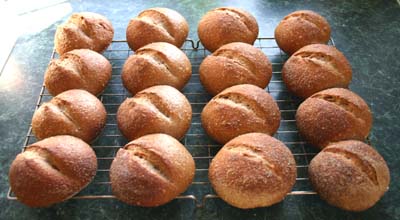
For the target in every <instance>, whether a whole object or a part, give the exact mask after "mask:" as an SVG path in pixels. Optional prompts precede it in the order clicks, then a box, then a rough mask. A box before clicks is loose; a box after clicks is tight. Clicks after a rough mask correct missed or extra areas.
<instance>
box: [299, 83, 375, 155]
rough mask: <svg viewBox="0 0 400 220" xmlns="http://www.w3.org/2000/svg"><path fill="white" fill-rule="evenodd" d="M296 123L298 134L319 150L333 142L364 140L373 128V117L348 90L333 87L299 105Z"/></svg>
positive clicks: (359, 98) (366, 106)
mask: <svg viewBox="0 0 400 220" xmlns="http://www.w3.org/2000/svg"><path fill="white" fill-rule="evenodd" d="M296 123H297V127H298V129H299V132H300V134H301V135H302V136H303V137H304V138H305V139H306V140H307V141H308V142H310V143H311V144H312V145H314V146H316V147H318V148H321V149H322V148H324V147H325V146H327V145H328V144H329V143H332V142H336V141H341V140H350V139H354V140H365V138H367V136H368V134H369V131H370V130H371V127H372V114H371V111H370V109H369V107H368V105H367V103H365V101H364V100H363V99H362V98H361V97H360V96H358V95H357V94H355V93H353V92H351V91H350V90H347V89H342V88H333V89H327V90H324V91H321V92H318V93H316V94H314V95H312V96H311V97H310V98H308V99H306V100H305V101H304V102H303V103H301V105H300V106H299V108H298V109H297V113H296Z"/></svg>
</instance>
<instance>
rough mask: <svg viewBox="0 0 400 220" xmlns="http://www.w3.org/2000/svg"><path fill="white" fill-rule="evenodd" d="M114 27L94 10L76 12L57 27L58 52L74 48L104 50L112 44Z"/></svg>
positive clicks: (55, 41) (56, 42)
mask: <svg viewBox="0 0 400 220" xmlns="http://www.w3.org/2000/svg"><path fill="white" fill-rule="evenodd" d="M113 37H114V28H113V26H112V24H111V22H110V21H109V20H108V19H107V18H106V17H104V16H102V15H99V14H96V13H93V12H80V13H74V14H72V15H71V17H69V19H68V20H67V22H65V23H64V24H61V25H59V26H58V27H57V31H56V35H55V37H54V45H55V48H56V51H57V53H59V54H63V53H66V52H68V51H71V50H74V49H84V48H86V49H91V50H94V51H97V52H102V51H104V50H105V49H107V47H108V46H109V45H110V44H111V42H112V39H113Z"/></svg>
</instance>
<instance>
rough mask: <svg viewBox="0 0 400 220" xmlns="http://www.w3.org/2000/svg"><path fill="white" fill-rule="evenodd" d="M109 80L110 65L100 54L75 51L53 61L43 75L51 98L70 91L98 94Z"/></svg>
mask: <svg viewBox="0 0 400 220" xmlns="http://www.w3.org/2000/svg"><path fill="white" fill-rule="evenodd" d="M110 78H111V64H110V62H109V61H108V60H107V59H106V58H105V57H103V56H102V55H101V54H99V53H97V52H95V51H92V50H89V49H76V50H72V51H69V52H67V53H64V54H63V55H61V57H60V59H53V60H52V61H51V62H50V64H49V66H48V68H47V71H46V73H45V76H44V84H45V85H46V89H47V90H48V91H49V93H50V94H51V95H53V96H56V95H58V94H60V93H62V92H64V91H67V90H70V89H83V90H86V91H88V92H90V93H92V94H93V95H98V94H100V93H101V92H102V91H103V90H104V89H105V87H106V86H107V83H108V81H109V80H110Z"/></svg>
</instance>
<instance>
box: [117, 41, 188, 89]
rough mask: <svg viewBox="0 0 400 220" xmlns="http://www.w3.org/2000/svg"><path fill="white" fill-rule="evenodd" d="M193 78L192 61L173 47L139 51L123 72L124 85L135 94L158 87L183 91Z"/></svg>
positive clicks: (157, 45) (157, 46) (162, 45)
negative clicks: (170, 87)
mask: <svg viewBox="0 0 400 220" xmlns="http://www.w3.org/2000/svg"><path fill="white" fill-rule="evenodd" d="M191 75H192V66H191V64H190V61H189V59H188V58H187V56H186V55H185V53H183V52H182V51H181V50H180V49H179V48H177V47H175V46H174V45H172V44H169V43H164V42H158V43H151V44H148V45H146V46H144V47H141V48H140V49H138V50H136V52H135V54H133V55H132V56H130V57H129V58H128V59H127V60H126V62H125V64H124V67H123V69H122V82H123V84H124V86H125V88H126V89H128V91H129V92H130V93H131V94H136V93H137V92H139V91H141V90H143V89H146V88H149V87H151V86H156V85H170V86H172V87H175V88H176V89H178V90H181V89H183V87H184V86H185V85H186V83H187V82H188V81H189V79H190V76H191Z"/></svg>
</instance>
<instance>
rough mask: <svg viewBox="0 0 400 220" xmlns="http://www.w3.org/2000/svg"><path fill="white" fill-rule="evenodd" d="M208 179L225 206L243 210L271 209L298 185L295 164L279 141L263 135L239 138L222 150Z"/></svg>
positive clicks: (211, 166)
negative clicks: (228, 205)
mask: <svg viewBox="0 0 400 220" xmlns="http://www.w3.org/2000/svg"><path fill="white" fill-rule="evenodd" d="M208 175H209V179H210V182H211V185H212V186H213V188H214V190H215V191H216V192H217V194H218V195H219V196H220V197H221V199H223V200H224V201H225V202H227V203H229V204H230V205H233V206H235V207H237V208H241V209H250V208H257V207H265V206H270V205H273V204H275V203H278V202H280V201H282V200H283V199H284V197H285V196H286V194H287V193H288V192H290V191H291V189H292V187H293V185H294V184H295V182H296V162H295V160H294V157H293V155H292V153H291V152H290V150H289V149H288V148H287V147H286V146H285V145H284V144H283V143H282V142H280V141H279V140H277V139H275V138H273V137H271V136H269V135H267V134H262V133H249V134H244V135H240V136H238V137H236V138H234V139H232V140H231V141H229V142H228V143H227V144H225V146H224V147H222V148H221V150H220V151H219V152H218V153H217V155H216V156H215V157H214V159H213V160H212V162H211V164H210V168H209V173H208Z"/></svg>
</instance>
